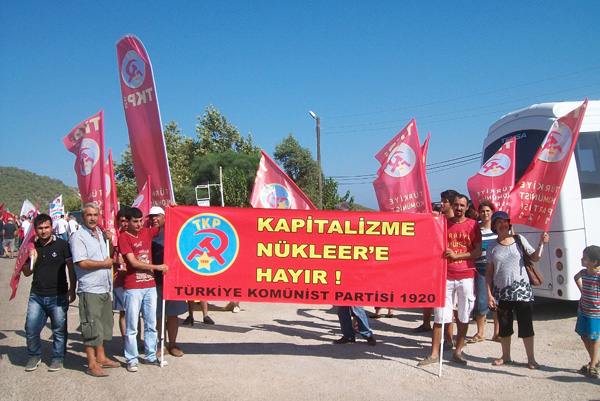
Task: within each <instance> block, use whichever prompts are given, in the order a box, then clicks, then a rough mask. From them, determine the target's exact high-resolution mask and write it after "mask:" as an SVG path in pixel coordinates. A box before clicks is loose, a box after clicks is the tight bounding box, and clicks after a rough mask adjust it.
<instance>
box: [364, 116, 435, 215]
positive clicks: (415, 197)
mask: <svg viewBox="0 0 600 401" xmlns="http://www.w3.org/2000/svg"><path fill="white" fill-rule="evenodd" d="M375 158H376V159H377V160H378V161H379V162H380V163H381V168H380V169H379V171H378V172H377V178H376V179H375V181H373V187H374V188H375V195H376V196H377V202H378V204H379V210H381V211H382V212H405V213H431V197H430V196H429V185H428V184H427V177H426V176H425V163H424V158H423V155H422V152H421V145H420V143H419V135H418V133H417V125H416V123H415V120H414V119H413V120H412V121H411V122H410V123H409V124H408V125H407V126H406V127H404V129H403V130H402V131H400V132H399V133H398V135H396V136H395V137H394V138H393V139H392V140H391V141H390V142H388V144H387V145H385V147H384V148H383V149H381V150H380V151H379V153H377V154H376V155H375Z"/></svg>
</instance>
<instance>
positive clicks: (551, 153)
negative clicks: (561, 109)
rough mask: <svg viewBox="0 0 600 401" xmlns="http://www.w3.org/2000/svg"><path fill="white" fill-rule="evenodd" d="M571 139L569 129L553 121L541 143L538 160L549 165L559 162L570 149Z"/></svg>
mask: <svg viewBox="0 0 600 401" xmlns="http://www.w3.org/2000/svg"><path fill="white" fill-rule="evenodd" d="M572 138H573V135H572V134H571V129H570V128H569V127H568V126H567V125H565V124H563V123H561V122H558V121H555V122H554V124H552V128H551V129H550V133H549V134H548V135H546V138H545V139H544V142H543V143H542V151H541V152H540V156H539V157H538V159H540V160H542V161H545V162H550V163H552V162H557V161H559V160H561V159H562V158H563V157H565V155H566V154H567V152H568V151H569V149H570V148H571V141H572Z"/></svg>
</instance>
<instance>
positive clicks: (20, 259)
mask: <svg viewBox="0 0 600 401" xmlns="http://www.w3.org/2000/svg"><path fill="white" fill-rule="evenodd" d="M37 209H38V205H37V204H36V205H35V211H34V213H33V218H35V217H36V216H37V214H38V210H37ZM31 224H32V225H33V221H32V222H31ZM34 241H35V230H34V229H33V227H31V229H30V230H29V231H28V232H27V235H26V236H25V238H24V239H23V242H22V243H21V246H20V247H19V254H18V255H17V260H16V261H15V270H14V271H13V275H12V277H11V278H10V288H12V293H11V295H10V298H9V301H12V300H13V298H14V297H15V295H17V288H18V287H19V280H20V279H21V269H22V268H23V265H24V264H25V261H26V260H27V258H28V257H29V250H30V249H33V248H35V245H34Z"/></svg>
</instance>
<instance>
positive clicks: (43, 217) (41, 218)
mask: <svg viewBox="0 0 600 401" xmlns="http://www.w3.org/2000/svg"><path fill="white" fill-rule="evenodd" d="M47 221H49V222H50V225H52V217H50V216H49V215H47V214H46V213H42V214H38V215H37V216H36V217H35V219H33V227H37V226H39V225H40V224H42V223H45V222H47Z"/></svg>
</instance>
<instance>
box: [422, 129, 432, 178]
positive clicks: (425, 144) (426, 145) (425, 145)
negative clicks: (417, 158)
mask: <svg viewBox="0 0 600 401" xmlns="http://www.w3.org/2000/svg"><path fill="white" fill-rule="evenodd" d="M429 138H431V132H428V133H427V139H425V142H423V146H421V156H422V157H423V173H425V172H427V151H428V150H429Z"/></svg>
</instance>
